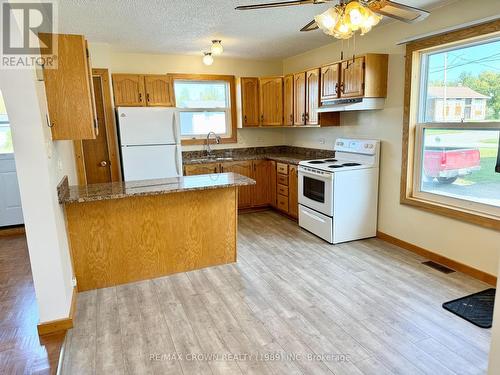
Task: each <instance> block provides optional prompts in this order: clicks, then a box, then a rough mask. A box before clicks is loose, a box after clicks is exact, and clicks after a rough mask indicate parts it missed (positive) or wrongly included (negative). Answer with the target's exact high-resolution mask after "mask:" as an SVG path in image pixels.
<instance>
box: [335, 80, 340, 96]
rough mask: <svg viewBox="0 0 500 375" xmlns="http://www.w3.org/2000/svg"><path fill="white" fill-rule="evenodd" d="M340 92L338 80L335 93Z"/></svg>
mask: <svg viewBox="0 0 500 375" xmlns="http://www.w3.org/2000/svg"><path fill="white" fill-rule="evenodd" d="M338 93H339V84H338V82H337V83H336V84H335V94H338Z"/></svg>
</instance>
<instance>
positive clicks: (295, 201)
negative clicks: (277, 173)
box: [288, 165, 299, 219]
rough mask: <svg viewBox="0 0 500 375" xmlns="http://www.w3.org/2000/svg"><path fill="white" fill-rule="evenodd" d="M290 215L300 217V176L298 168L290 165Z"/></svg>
mask: <svg viewBox="0 0 500 375" xmlns="http://www.w3.org/2000/svg"><path fill="white" fill-rule="evenodd" d="M288 215H290V216H291V217H293V218H295V219H297V218H298V217H299V176H298V173H297V166H296V165H290V168H289V171H288Z"/></svg>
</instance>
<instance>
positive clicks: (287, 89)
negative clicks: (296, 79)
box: [283, 74, 294, 126]
mask: <svg viewBox="0 0 500 375" xmlns="http://www.w3.org/2000/svg"><path fill="white" fill-rule="evenodd" d="M293 100H294V99H293V74H290V75H287V76H285V77H284V78H283V125H285V126H292V125H293Z"/></svg>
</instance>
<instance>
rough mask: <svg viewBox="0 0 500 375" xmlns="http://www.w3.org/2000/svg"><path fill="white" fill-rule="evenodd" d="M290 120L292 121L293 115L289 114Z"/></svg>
mask: <svg viewBox="0 0 500 375" xmlns="http://www.w3.org/2000/svg"><path fill="white" fill-rule="evenodd" d="M290 121H291V122H292V123H293V115H290Z"/></svg>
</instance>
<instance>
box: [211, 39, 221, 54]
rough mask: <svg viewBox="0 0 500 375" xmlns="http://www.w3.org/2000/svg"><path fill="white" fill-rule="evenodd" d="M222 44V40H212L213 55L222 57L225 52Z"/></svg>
mask: <svg viewBox="0 0 500 375" xmlns="http://www.w3.org/2000/svg"><path fill="white" fill-rule="evenodd" d="M221 42H222V40H212V47H210V51H211V52H212V55H214V56H220V55H222V52H224V47H222V44H221Z"/></svg>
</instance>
